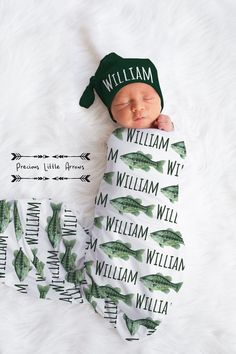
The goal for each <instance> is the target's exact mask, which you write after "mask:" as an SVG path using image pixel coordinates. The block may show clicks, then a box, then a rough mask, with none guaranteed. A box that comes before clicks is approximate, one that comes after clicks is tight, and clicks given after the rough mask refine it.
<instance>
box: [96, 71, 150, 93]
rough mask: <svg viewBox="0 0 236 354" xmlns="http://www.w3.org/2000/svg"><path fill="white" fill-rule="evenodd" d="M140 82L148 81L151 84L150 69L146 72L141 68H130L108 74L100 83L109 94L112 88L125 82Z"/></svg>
mask: <svg viewBox="0 0 236 354" xmlns="http://www.w3.org/2000/svg"><path fill="white" fill-rule="evenodd" d="M133 80H142V81H149V82H151V83H153V76H152V69H151V68H150V67H148V68H147V70H146V69H145V68H144V67H143V66H141V67H138V66H135V67H132V66H131V67H130V68H128V69H123V70H122V71H117V72H116V73H113V74H108V75H107V78H105V79H103V80H102V83H103V84H104V86H105V87H106V89H107V90H108V92H111V91H112V90H113V88H114V87H116V86H118V85H119V84H122V83H124V82H127V81H133Z"/></svg>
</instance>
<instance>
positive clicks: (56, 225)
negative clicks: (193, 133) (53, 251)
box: [47, 203, 62, 248]
mask: <svg viewBox="0 0 236 354" xmlns="http://www.w3.org/2000/svg"><path fill="white" fill-rule="evenodd" d="M50 205H51V208H52V210H53V214H52V216H49V217H48V219H47V221H48V225H47V234H48V238H49V241H50V243H51V245H52V247H53V248H55V247H57V246H58V244H59V242H60V240H61V234H62V233H61V223H60V216H59V214H60V211H61V205H62V203H60V204H54V203H51V204H50Z"/></svg>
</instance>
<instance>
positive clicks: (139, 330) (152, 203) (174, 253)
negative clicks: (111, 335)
mask: <svg viewBox="0 0 236 354" xmlns="http://www.w3.org/2000/svg"><path fill="white" fill-rule="evenodd" d="M185 157H186V148H185V143H184V141H183V140H182V138H181V137H179V136H178V135H177V134H176V132H171V133H167V132H163V131H160V130H157V129H141V130H139V129H125V128H118V129H116V130H115V131H114V132H113V133H112V135H111V136H110V138H109V140H108V150H107V166H106V171H105V173H104V176H103V180H102V182H101V184H100V189H99V191H98V194H97V196H96V200H95V219H94V226H93V228H92V230H91V243H90V247H89V248H88V250H87V253H86V257H85V269H86V273H85V277H86V282H87V284H85V285H84V286H83V293H84V295H85V297H86V299H87V300H88V301H89V302H90V303H91V305H92V306H93V307H94V309H95V311H96V312H98V313H100V314H101V315H102V316H103V317H104V318H105V319H106V320H107V321H109V322H110V323H111V324H112V325H113V326H114V327H115V328H116V329H117V331H118V332H119V334H120V335H121V337H122V338H123V339H126V340H129V341H131V340H138V339H140V338H143V337H145V336H147V335H150V334H152V333H153V332H154V331H155V330H156V329H157V328H158V326H159V325H160V323H161V322H162V321H163V320H164V319H165V317H166V316H167V315H168V312H169V310H170V307H171V305H172V302H173V300H174V297H175V295H176V294H177V293H178V292H179V290H180V288H181V287H182V284H183V271H184V268H185V265H184V239H183V235H182V233H181V230H180V226H179V224H178V210H177V205H178V198H179V182H180V175H181V173H182V169H183V167H184V163H183V162H184V159H185Z"/></svg>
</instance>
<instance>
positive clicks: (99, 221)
mask: <svg viewBox="0 0 236 354" xmlns="http://www.w3.org/2000/svg"><path fill="white" fill-rule="evenodd" d="M103 219H104V216H97V217H96V218H94V225H95V226H96V227H97V228H98V229H101V228H102V220H103Z"/></svg>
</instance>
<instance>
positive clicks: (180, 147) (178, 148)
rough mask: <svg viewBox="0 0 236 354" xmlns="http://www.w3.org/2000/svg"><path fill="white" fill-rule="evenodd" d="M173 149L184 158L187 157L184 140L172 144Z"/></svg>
mask: <svg viewBox="0 0 236 354" xmlns="http://www.w3.org/2000/svg"><path fill="white" fill-rule="evenodd" d="M171 147H172V149H173V150H174V151H175V152H177V154H179V156H180V157H182V159H184V158H185V157H186V147H185V144H184V141H178V142H177V143H174V144H171Z"/></svg>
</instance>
